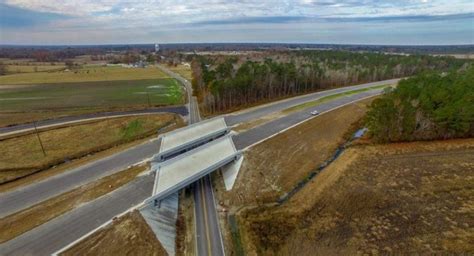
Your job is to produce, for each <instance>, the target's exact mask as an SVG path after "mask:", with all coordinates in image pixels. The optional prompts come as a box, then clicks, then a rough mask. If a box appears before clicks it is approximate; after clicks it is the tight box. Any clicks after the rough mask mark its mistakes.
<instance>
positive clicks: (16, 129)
mask: <svg viewBox="0 0 474 256" xmlns="http://www.w3.org/2000/svg"><path fill="white" fill-rule="evenodd" d="M155 113H175V114H179V115H182V116H186V115H187V114H188V110H187V109H186V107H184V106H175V107H174V106H173V107H162V108H154V109H144V110H133V111H117V112H102V113H93V114H84V115H77V116H66V117H60V118H55V119H48V120H41V121H38V122H36V126H37V128H38V129H41V128H46V127H54V126H59V125H64V124H68V123H75V122H81V121H87V120H93V119H105V118H111V117H124V116H132V115H142V114H155ZM34 128H35V126H34V123H26V124H19V125H14V126H8V127H0V136H5V135H10V134H15V133H20V132H26V131H31V130H33V129H34Z"/></svg>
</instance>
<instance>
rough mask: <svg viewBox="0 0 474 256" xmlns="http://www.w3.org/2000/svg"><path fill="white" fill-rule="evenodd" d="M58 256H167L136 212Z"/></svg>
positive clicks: (119, 219)
mask: <svg viewBox="0 0 474 256" xmlns="http://www.w3.org/2000/svg"><path fill="white" fill-rule="evenodd" d="M61 255H167V253H166V251H165V250H164V249H163V247H162V246H161V244H160V242H159V241H158V240H157V239H156V237H155V234H154V233H153V231H152V230H151V229H150V227H148V224H147V223H146V222H145V219H143V217H142V215H141V214H140V212H138V211H133V212H131V213H128V214H126V215H124V216H122V217H120V218H118V219H117V220H115V221H113V223H112V224H109V225H107V226H106V227H104V228H102V229H100V230H99V231H97V232H95V233H94V234H92V235H91V236H89V237H87V238H86V239H85V240H83V241H81V242H80V243H78V244H76V245H75V246H73V247H71V248H70V249H69V250H67V251H65V252H64V253H62V254H61Z"/></svg>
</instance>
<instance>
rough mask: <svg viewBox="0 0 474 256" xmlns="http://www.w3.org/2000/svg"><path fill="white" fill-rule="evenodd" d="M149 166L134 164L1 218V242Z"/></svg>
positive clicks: (103, 191) (132, 176) (119, 183)
mask: <svg viewBox="0 0 474 256" xmlns="http://www.w3.org/2000/svg"><path fill="white" fill-rule="evenodd" d="M146 169H147V166H145V165H141V166H135V167H131V168H129V169H127V170H124V171H121V172H118V173H115V174H113V175H110V176H107V177H104V178H101V179H99V180H97V181H94V182H92V183H89V184H87V185H84V186H81V187H79V188H76V189H74V190H71V191H69V192H67V193H64V194H62V195H59V196H56V197H54V198H51V199H48V200H46V201H44V202H41V203H39V204H36V205H34V206H32V207H30V208H28V209H25V210H22V211H20V212H17V213H14V214H12V215H9V216H6V217H4V218H1V219H0V243H3V242H6V241H8V240H10V239H12V238H14V237H17V236H19V235H20V234H22V233H24V232H26V231H28V230H31V229H33V228H35V227H37V226H39V225H41V224H43V223H46V222H48V221H49V220H51V219H53V218H55V217H57V216H60V215H62V214H64V213H66V212H68V211H70V210H72V209H74V208H75V207H76V206H79V205H81V204H83V203H86V202H90V201H92V200H94V199H96V198H98V197H100V196H102V195H105V194H107V193H109V192H112V191H113V190H115V189H117V188H119V187H120V186H123V185H125V184H126V183H128V182H130V181H131V180H133V179H134V178H135V177H136V176H137V175H138V174H140V173H142V172H143V171H145V170H146Z"/></svg>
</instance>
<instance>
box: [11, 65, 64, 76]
mask: <svg viewBox="0 0 474 256" xmlns="http://www.w3.org/2000/svg"><path fill="white" fill-rule="evenodd" d="M65 68H66V66H64V64H58V65H35V64H31V65H6V69H7V73H8V74H15V73H33V72H44V71H59V70H63V69H65Z"/></svg>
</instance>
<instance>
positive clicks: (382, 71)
mask: <svg viewBox="0 0 474 256" xmlns="http://www.w3.org/2000/svg"><path fill="white" fill-rule="evenodd" d="M470 62H471V60H460V59H455V58H452V57H433V56H429V55H409V56H406V55H388V54H382V53H367V52H365V53H359V52H348V51H330V50H328V51H310V50H308V51H288V52H278V51H269V52H266V53H265V54H261V55H257V56H249V55H237V56H196V57H195V58H194V60H193V62H192V71H193V88H194V92H195V94H196V96H197V97H198V100H199V102H200V105H201V108H202V111H203V113H204V114H210V115H212V114H216V113H222V112H229V111H232V110H236V109H239V108H242V107H246V106H252V105H256V104H260V103H264V102H269V101H272V100H276V99H281V98H285V97H290V96H295V95H299V94H303V93H309V92H314V91H318V90H322V89H327V88H334V87H341V86H348V85H354V84H359V83H365V82H373V81H380V80H386V79H391V78H402V77H407V76H412V75H415V74H418V73H420V72H424V71H428V70H436V71H439V72H441V71H450V70H458V69H460V68H462V67H465V66H467V65H469V63H470Z"/></svg>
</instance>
